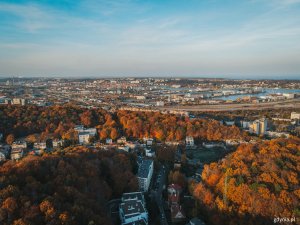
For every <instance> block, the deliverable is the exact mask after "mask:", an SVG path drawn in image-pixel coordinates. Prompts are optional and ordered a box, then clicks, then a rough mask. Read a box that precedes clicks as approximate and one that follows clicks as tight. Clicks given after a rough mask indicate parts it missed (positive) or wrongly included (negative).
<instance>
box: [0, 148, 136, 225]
mask: <svg viewBox="0 0 300 225" xmlns="http://www.w3.org/2000/svg"><path fill="white" fill-rule="evenodd" d="M132 157H133V156H131V155H126V154H121V153H115V152H111V151H106V152H93V151H90V150H88V149H86V148H84V147H73V148H69V149H66V153H65V154H64V155H44V156H42V157H35V156H27V157H25V158H24V159H23V160H21V161H20V162H18V163H15V162H11V161H8V162H7V163H5V164H4V165H2V166H1V167H0V206H1V208H0V224H3V225H8V224H18V225H21V224H22V225H36V224H49V225H50V224H72V225H73V224H74V225H77V224H78V225H80V224H99V225H100V224H103V225H109V224H111V221H110V219H109V217H108V212H107V210H106V203H107V201H108V200H110V199H111V198H115V197H120V195H121V194H122V193H123V192H128V191H136V190H137V188H138V186H137V180H136V177H135V176H134V175H133V170H134V169H135V168H136V165H135V160H134V159H133V158H132Z"/></svg>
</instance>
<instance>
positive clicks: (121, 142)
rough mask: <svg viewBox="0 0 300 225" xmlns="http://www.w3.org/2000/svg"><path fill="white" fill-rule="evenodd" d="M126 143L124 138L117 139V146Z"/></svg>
mask: <svg viewBox="0 0 300 225" xmlns="http://www.w3.org/2000/svg"><path fill="white" fill-rule="evenodd" d="M126 141H127V140H126V137H124V136H123V137H121V138H119V139H118V140H117V143H118V144H125V143H126Z"/></svg>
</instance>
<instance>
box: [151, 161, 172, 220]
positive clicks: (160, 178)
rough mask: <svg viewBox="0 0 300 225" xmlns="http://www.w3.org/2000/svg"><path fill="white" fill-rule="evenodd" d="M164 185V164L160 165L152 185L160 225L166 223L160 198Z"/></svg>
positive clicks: (162, 202)
mask: <svg viewBox="0 0 300 225" xmlns="http://www.w3.org/2000/svg"><path fill="white" fill-rule="evenodd" d="M165 185H166V168H165V167H164V166H161V167H160V169H159V172H158V174H157V178H156V184H155V185H154V190H153V191H154V195H155V201H156V204H157V206H158V209H159V212H160V224H161V225H168V222H167V219H166V215H165V210H164V207H163V205H164V201H163V198H162V192H163V189H164V186H165Z"/></svg>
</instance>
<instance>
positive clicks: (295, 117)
mask: <svg viewBox="0 0 300 225" xmlns="http://www.w3.org/2000/svg"><path fill="white" fill-rule="evenodd" d="M291 120H300V113H297V112H292V113H291Z"/></svg>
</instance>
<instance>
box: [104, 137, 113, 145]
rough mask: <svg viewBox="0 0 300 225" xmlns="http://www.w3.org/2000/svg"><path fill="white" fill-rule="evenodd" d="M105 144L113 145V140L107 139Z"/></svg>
mask: <svg viewBox="0 0 300 225" xmlns="http://www.w3.org/2000/svg"><path fill="white" fill-rule="evenodd" d="M105 142H106V144H107V145H111V144H112V143H113V140H112V139H111V138H106V140H105Z"/></svg>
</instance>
